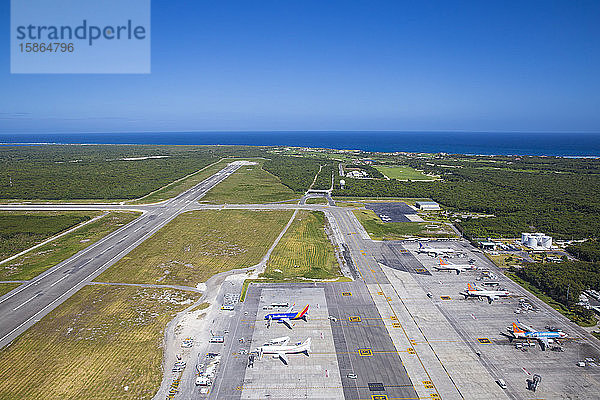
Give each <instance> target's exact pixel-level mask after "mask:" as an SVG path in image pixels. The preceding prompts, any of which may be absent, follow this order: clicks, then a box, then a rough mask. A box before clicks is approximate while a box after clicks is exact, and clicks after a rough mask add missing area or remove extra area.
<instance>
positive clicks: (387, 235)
mask: <svg viewBox="0 0 600 400" xmlns="http://www.w3.org/2000/svg"><path fill="white" fill-rule="evenodd" d="M352 212H353V213H354V215H356V218H358V220H359V221H360V223H361V224H362V226H363V227H364V228H365V230H366V231H367V232H368V233H369V235H370V236H371V239H373V240H402V239H405V238H407V237H411V236H416V237H454V236H455V235H454V233H453V232H452V231H451V230H450V229H449V228H448V227H446V226H445V225H439V226H440V229H435V230H430V229H428V228H427V225H430V224H429V223H427V222H388V223H384V222H383V221H381V219H380V218H379V217H378V216H377V214H375V213H374V212H373V211H371V210H353V211H352Z"/></svg>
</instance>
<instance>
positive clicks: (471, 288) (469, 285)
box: [467, 283, 475, 290]
mask: <svg viewBox="0 0 600 400" xmlns="http://www.w3.org/2000/svg"><path fill="white" fill-rule="evenodd" d="M467 288H468V289H469V290H475V289H473V286H471V284H470V283H467Z"/></svg>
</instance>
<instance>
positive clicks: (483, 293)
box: [460, 283, 510, 304]
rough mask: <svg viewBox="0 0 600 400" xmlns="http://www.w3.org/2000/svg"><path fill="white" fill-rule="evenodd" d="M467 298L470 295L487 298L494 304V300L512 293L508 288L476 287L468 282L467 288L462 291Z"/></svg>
mask: <svg viewBox="0 0 600 400" xmlns="http://www.w3.org/2000/svg"><path fill="white" fill-rule="evenodd" d="M460 294H462V295H463V296H465V299H467V298H469V297H477V298H486V299H487V300H488V303H490V304H492V302H493V301H494V300H498V299H499V298H500V297H506V296H510V293H509V292H508V291H506V290H485V289H476V288H475V289H474V288H473V287H472V286H471V284H470V283H467V290H465V291H464V292H461V293H460Z"/></svg>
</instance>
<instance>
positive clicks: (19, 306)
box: [13, 293, 41, 311]
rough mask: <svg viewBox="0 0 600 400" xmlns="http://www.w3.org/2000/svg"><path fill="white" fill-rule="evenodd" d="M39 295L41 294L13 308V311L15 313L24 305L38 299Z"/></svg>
mask: <svg viewBox="0 0 600 400" xmlns="http://www.w3.org/2000/svg"><path fill="white" fill-rule="evenodd" d="M40 295H41V293H38V294H36V295H35V296H33V297H31V298H30V299H29V300H26V301H24V302H23V303H21V304H19V305H18V306H16V307H15V308H13V311H17V310H18V309H19V308H21V307H23V306H24V305H25V304H27V303H29V302H30V301H31V300H33V299H35V298H37V297H39V296H40Z"/></svg>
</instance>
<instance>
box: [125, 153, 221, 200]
mask: <svg viewBox="0 0 600 400" xmlns="http://www.w3.org/2000/svg"><path fill="white" fill-rule="evenodd" d="M228 162H231V160H222V161H219V162H217V163H215V164H211V165H209V166H207V167H204V168H202V169H201V170H199V171H198V172H196V173H194V174H192V175H190V176H188V177H186V178H183V179H181V180H177V181H174V182H171V183H170V184H168V185H166V186H164V187H162V188H160V189H158V190H157V191H155V192H152V193H150V194H148V195H146V196H144V197H142V198H139V199H137V200H132V201H130V202H129V203H130V204H150V203H157V202H159V201H163V200H167V199H170V198H172V197H175V196H177V195H178V194H180V193H183V192H185V191H186V190H188V189H190V188H191V187H194V186H195V185H197V184H199V183H200V182H202V181H203V180H205V179H206V178H208V177H209V176H211V175H213V174H214V173H215V172H218V171H219V170H221V169H223V168H225V167H226V166H227V163H228Z"/></svg>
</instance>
